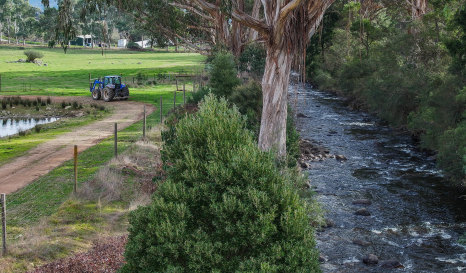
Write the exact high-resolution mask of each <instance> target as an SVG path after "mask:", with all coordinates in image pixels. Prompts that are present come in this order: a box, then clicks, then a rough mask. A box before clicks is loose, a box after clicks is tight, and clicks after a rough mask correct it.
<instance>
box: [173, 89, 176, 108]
mask: <svg viewBox="0 0 466 273" xmlns="http://www.w3.org/2000/svg"><path fill="white" fill-rule="evenodd" d="M175 108H176V91H175V93H174V95H173V110H175Z"/></svg>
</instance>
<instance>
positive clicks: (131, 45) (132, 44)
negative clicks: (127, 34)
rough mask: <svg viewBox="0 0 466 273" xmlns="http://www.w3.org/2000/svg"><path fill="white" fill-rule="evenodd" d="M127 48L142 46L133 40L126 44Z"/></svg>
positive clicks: (139, 47)
mask: <svg viewBox="0 0 466 273" xmlns="http://www.w3.org/2000/svg"><path fill="white" fill-rule="evenodd" d="M126 47H127V48H129V49H142V47H141V46H140V45H139V44H137V43H135V42H129V43H128V44H127V45H126Z"/></svg>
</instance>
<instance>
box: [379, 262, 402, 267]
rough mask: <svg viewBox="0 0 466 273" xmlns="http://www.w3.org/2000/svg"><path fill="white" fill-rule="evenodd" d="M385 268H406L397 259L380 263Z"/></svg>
mask: <svg viewBox="0 0 466 273" xmlns="http://www.w3.org/2000/svg"><path fill="white" fill-rule="evenodd" d="M380 266H381V267H383V268H404V266H403V265H402V264H401V263H400V262H399V261H397V260H386V261H382V262H381V263H380Z"/></svg>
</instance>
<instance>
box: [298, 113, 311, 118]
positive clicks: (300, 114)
mask: <svg viewBox="0 0 466 273" xmlns="http://www.w3.org/2000/svg"><path fill="white" fill-rule="evenodd" d="M297 117H298V118H309V117H308V116H306V115H305V114H303V113H298V115H297Z"/></svg>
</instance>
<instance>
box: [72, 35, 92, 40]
mask: <svg viewBox="0 0 466 273" xmlns="http://www.w3.org/2000/svg"><path fill="white" fill-rule="evenodd" d="M76 37H78V38H83V39H89V38H92V35H78V36H76Z"/></svg>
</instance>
